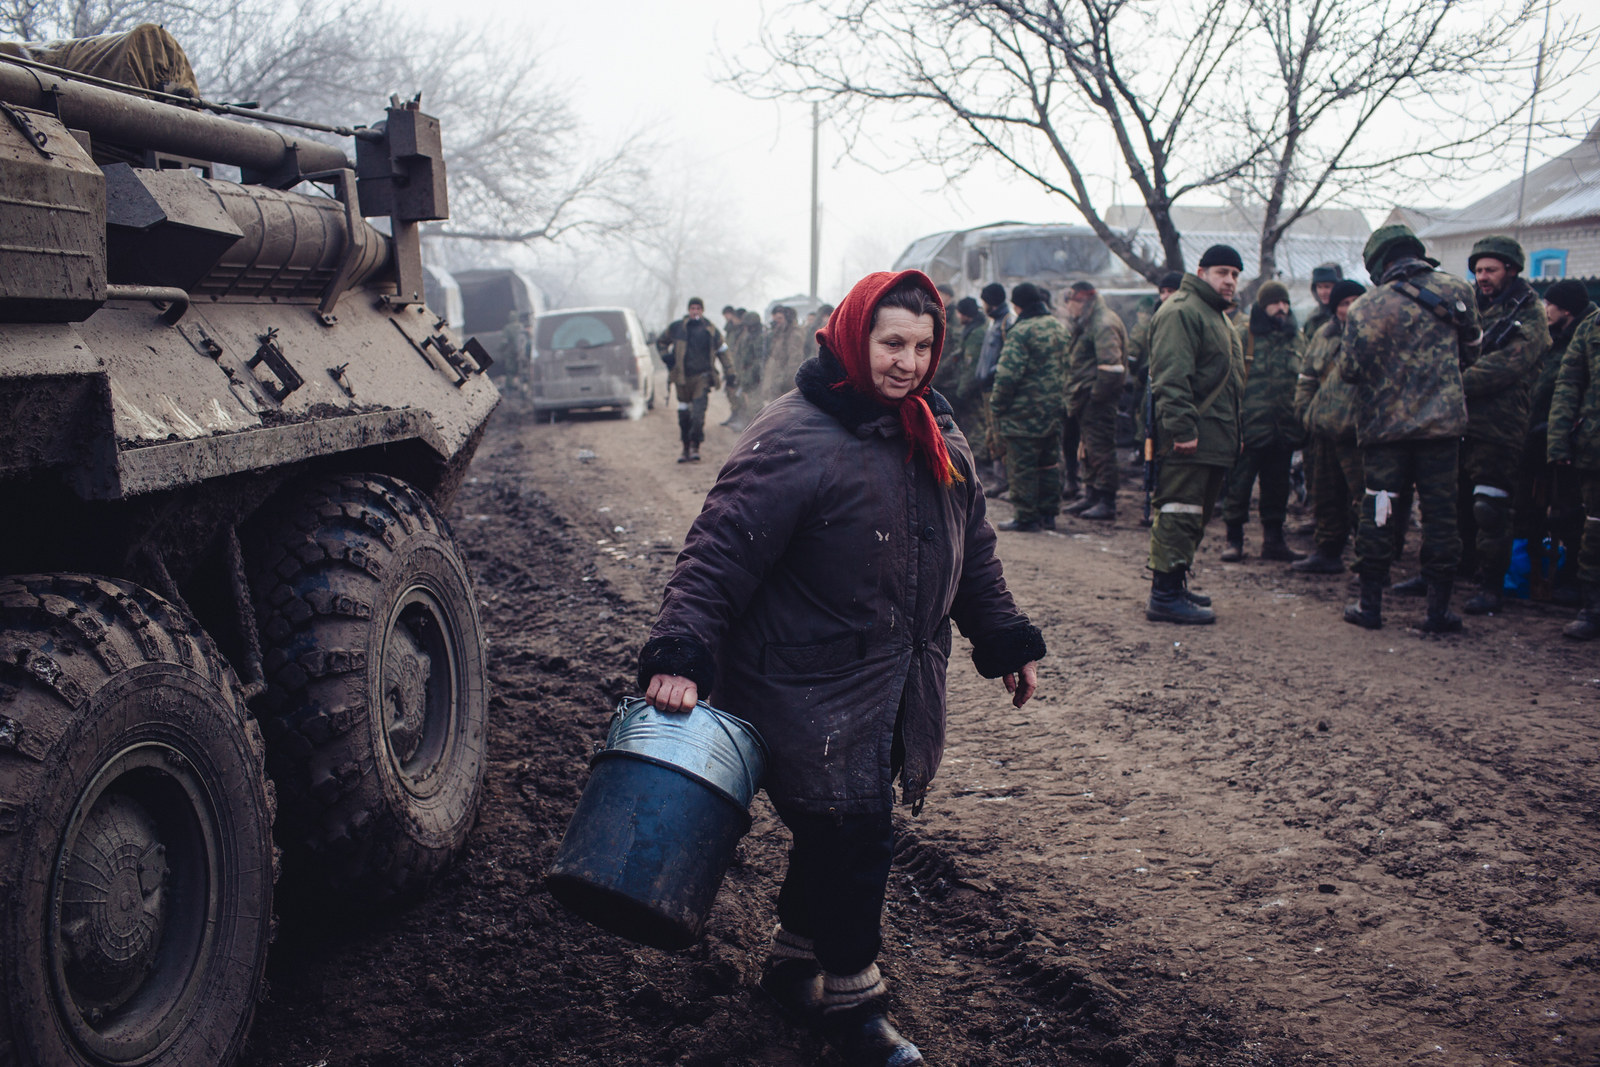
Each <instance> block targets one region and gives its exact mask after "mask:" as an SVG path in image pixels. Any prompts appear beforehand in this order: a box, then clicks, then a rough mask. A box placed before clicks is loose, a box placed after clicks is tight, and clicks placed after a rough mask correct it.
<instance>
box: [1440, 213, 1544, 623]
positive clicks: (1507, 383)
mask: <svg viewBox="0 0 1600 1067" xmlns="http://www.w3.org/2000/svg"><path fill="white" fill-rule="evenodd" d="M1522 266H1523V255H1522V246H1521V245H1519V244H1518V243H1517V242H1516V241H1514V240H1513V239H1511V238H1510V237H1505V236H1494V237H1485V238H1483V239H1482V240H1480V241H1479V242H1478V243H1476V244H1475V245H1473V246H1472V253H1471V255H1469V256H1468V257H1467V269H1468V270H1470V271H1472V273H1473V275H1474V277H1475V278H1476V280H1477V290H1478V292H1477V299H1478V315H1479V317H1480V318H1481V319H1482V320H1483V344H1482V348H1481V351H1480V353H1479V355H1478V357H1477V359H1475V360H1474V361H1473V362H1472V365H1471V366H1469V367H1467V368H1466V369H1465V370H1463V371H1462V372H1461V384H1462V387H1463V388H1464V389H1465V390H1466V394H1467V432H1466V436H1465V437H1464V438H1463V439H1462V442H1461V484H1460V490H1459V495H1458V497H1457V503H1456V516H1457V518H1456V521H1457V523H1458V524H1459V525H1460V528H1461V538H1462V547H1463V556H1464V559H1465V563H1466V565H1465V566H1463V567H1462V571H1463V572H1469V571H1471V570H1472V569H1473V567H1474V565H1475V566H1476V569H1477V571H1478V575H1479V589H1478V592H1477V594H1476V595H1474V596H1472V597H1471V598H1469V599H1468V600H1467V602H1466V603H1465V604H1463V605H1462V606H1461V609H1462V610H1463V611H1465V612H1466V613H1467V614H1469V615H1485V614H1488V613H1490V612H1494V611H1499V610H1500V604H1501V599H1502V596H1503V593H1504V588H1505V580H1506V571H1507V570H1508V569H1509V568H1510V566H1511V494H1512V492H1513V490H1514V489H1515V487H1516V484H1517V471H1518V467H1519V465H1520V463H1521V458H1522V449H1523V446H1524V444H1525V443H1526V440H1527V435H1528V393H1529V389H1530V387H1531V386H1532V384H1533V381H1534V378H1535V376H1536V375H1537V371H1538V366H1539V361H1540V359H1541V358H1543V356H1544V351H1545V349H1546V348H1548V347H1549V346H1550V330H1549V327H1548V326H1547V325H1546V323H1545V318H1544V304H1543V303H1542V302H1541V301H1540V299H1539V294H1538V293H1535V292H1534V291H1533V288H1532V286H1530V285H1529V284H1528V283H1527V281H1526V280H1525V279H1524V278H1523V277H1522ZM1469 546H1470V547H1469Z"/></svg>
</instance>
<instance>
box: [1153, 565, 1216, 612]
mask: <svg viewBox="0 0 1600 1067" xmlns="http://www.w3.org/2000/svg"><path fill="white" fill-rule="evenodd" d="M1186 570H1187V568H1184V567H1179V568H1178V569H1177V570H1172V571H1167V572H1165V573H1163V572H1161V571H1154V572H1152V573H1151V575H1150V602H1149V603H1148V604H1146V605H1145V609H1144V617H1145V618H1147V619H1149V620H1150V621H1151V622H1175V623H1179V624H1183V625H1191V626H1192V625H1204V624H1206V623H1212V622H1216V621H1217V616H1216V613H1215V612H1214V611H1212V610H1211V609H1210V608H1203V607H1201V606H1200V605H1198V604H1196V603H1194V602H1193V601H1192V600H1190V599H1189V598H1188V597H1186V596H1184V593H1183V578H1184V573H1185V571H1186Z"/></svg>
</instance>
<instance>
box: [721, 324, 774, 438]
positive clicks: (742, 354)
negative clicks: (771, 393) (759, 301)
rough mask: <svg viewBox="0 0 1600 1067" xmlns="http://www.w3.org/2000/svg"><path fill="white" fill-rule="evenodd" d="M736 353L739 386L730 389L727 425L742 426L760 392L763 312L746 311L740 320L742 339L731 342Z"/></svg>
mask: <svg viewBox="0 0 1600 1067" xmlns="http://www.w3.org/2000/svg"><path fill="white" fill-rule="evenodd" d="M728 347H729V351H730V353H731V354H732V356H733V372H734V374H736V375H737V376H738V382H739V386H738V388H737V389H729V390H728V404H729V406H730V407H732V408H733V414H732V415H730V416H729V417H728V426H729V427H731V428H732V429H734V430H743V429H744V428H745V426H746V425H747V424H749V422H750V416H751V415H752V414H754V412H753V411H752V410H751V408H752V406H753V405H754V401H755V400H756V399H757V398H759V396H760V394H761V381H762V372H763V369H764V368H763V366H762V365H763V363H764V362H765V359H766V338H765V337H764V336H763V335H762V332H761V313H760V312H759V311H746V312H745V313H744V315H743V316H742V318H741V320H740V323H739V343H738V345H732V344H730V345H729V346H728Z"/></svg>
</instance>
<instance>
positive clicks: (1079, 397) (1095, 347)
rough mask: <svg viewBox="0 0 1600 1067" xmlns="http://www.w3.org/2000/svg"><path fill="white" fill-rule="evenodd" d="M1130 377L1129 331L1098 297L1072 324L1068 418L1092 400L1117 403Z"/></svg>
mask: <svg viewBox="0 0 1600 1067" xmlns="http://www.w3.org/2000/svg"><path fill="white" fill-rule="evenodd" d="M1127 376H1128V331H1127V328H1126V327H1124V326H1123V325H1122V318H1121V317H1120V316H1119V315H1118V314H1117V313H1116V312H1115V311H1112V310H1111V309H1110V308H1109V307H1107V306H1106V302H1105V301H1104V300H1102V299H1101V298H1100V297H1099V295H1098V294H1097V295H1096V296H1095V298H1094V299H1093V300H1091V301H1090V302H1089V305H1088V306H1087V307H1085V308H1084V309H1083V314H1082V315H1081V316H1079V318H1078V320H1077V321H1076V322H1074V323H1073V324H1072V328H1071V344H1070V347H1068V349H1067V391H1066V398H1065V399H1066V409H1067V414H1068V415H1072V416H1074V417H1076V416H1077V415H1079V414H1081V413H1082V412H1083V409H1084V408H1085V407H1087V406H1088V403H1089V401H1090V399H1091V398H1092V399H1094V400H1095V401H1097V402H1099V403H1102V404H1110V403H1115V402H1116V401H1117V399H1118V398H1119V397H1121V396H1122V382H1123V380H1124V379H1125V378H1127Z"/></svg>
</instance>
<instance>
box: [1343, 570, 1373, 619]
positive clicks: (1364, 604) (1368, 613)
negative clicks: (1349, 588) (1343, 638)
mask: <svg viewBox="0 0 1600 1067" xmlns="http://www.w3.org/2000/svg"><path fill="white" fill-rule="evenodd" d="M1344 621H1345V622H1353V623H1355V624H1356V625H1357V626H1360V627H1363V628H1365V629H1368V630H1381V629H1383V579H1381V578H1362V579H1361V600H1360V602H1359V603H1356V604H1346V605H1345V607H1344Z"/></svg>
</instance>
